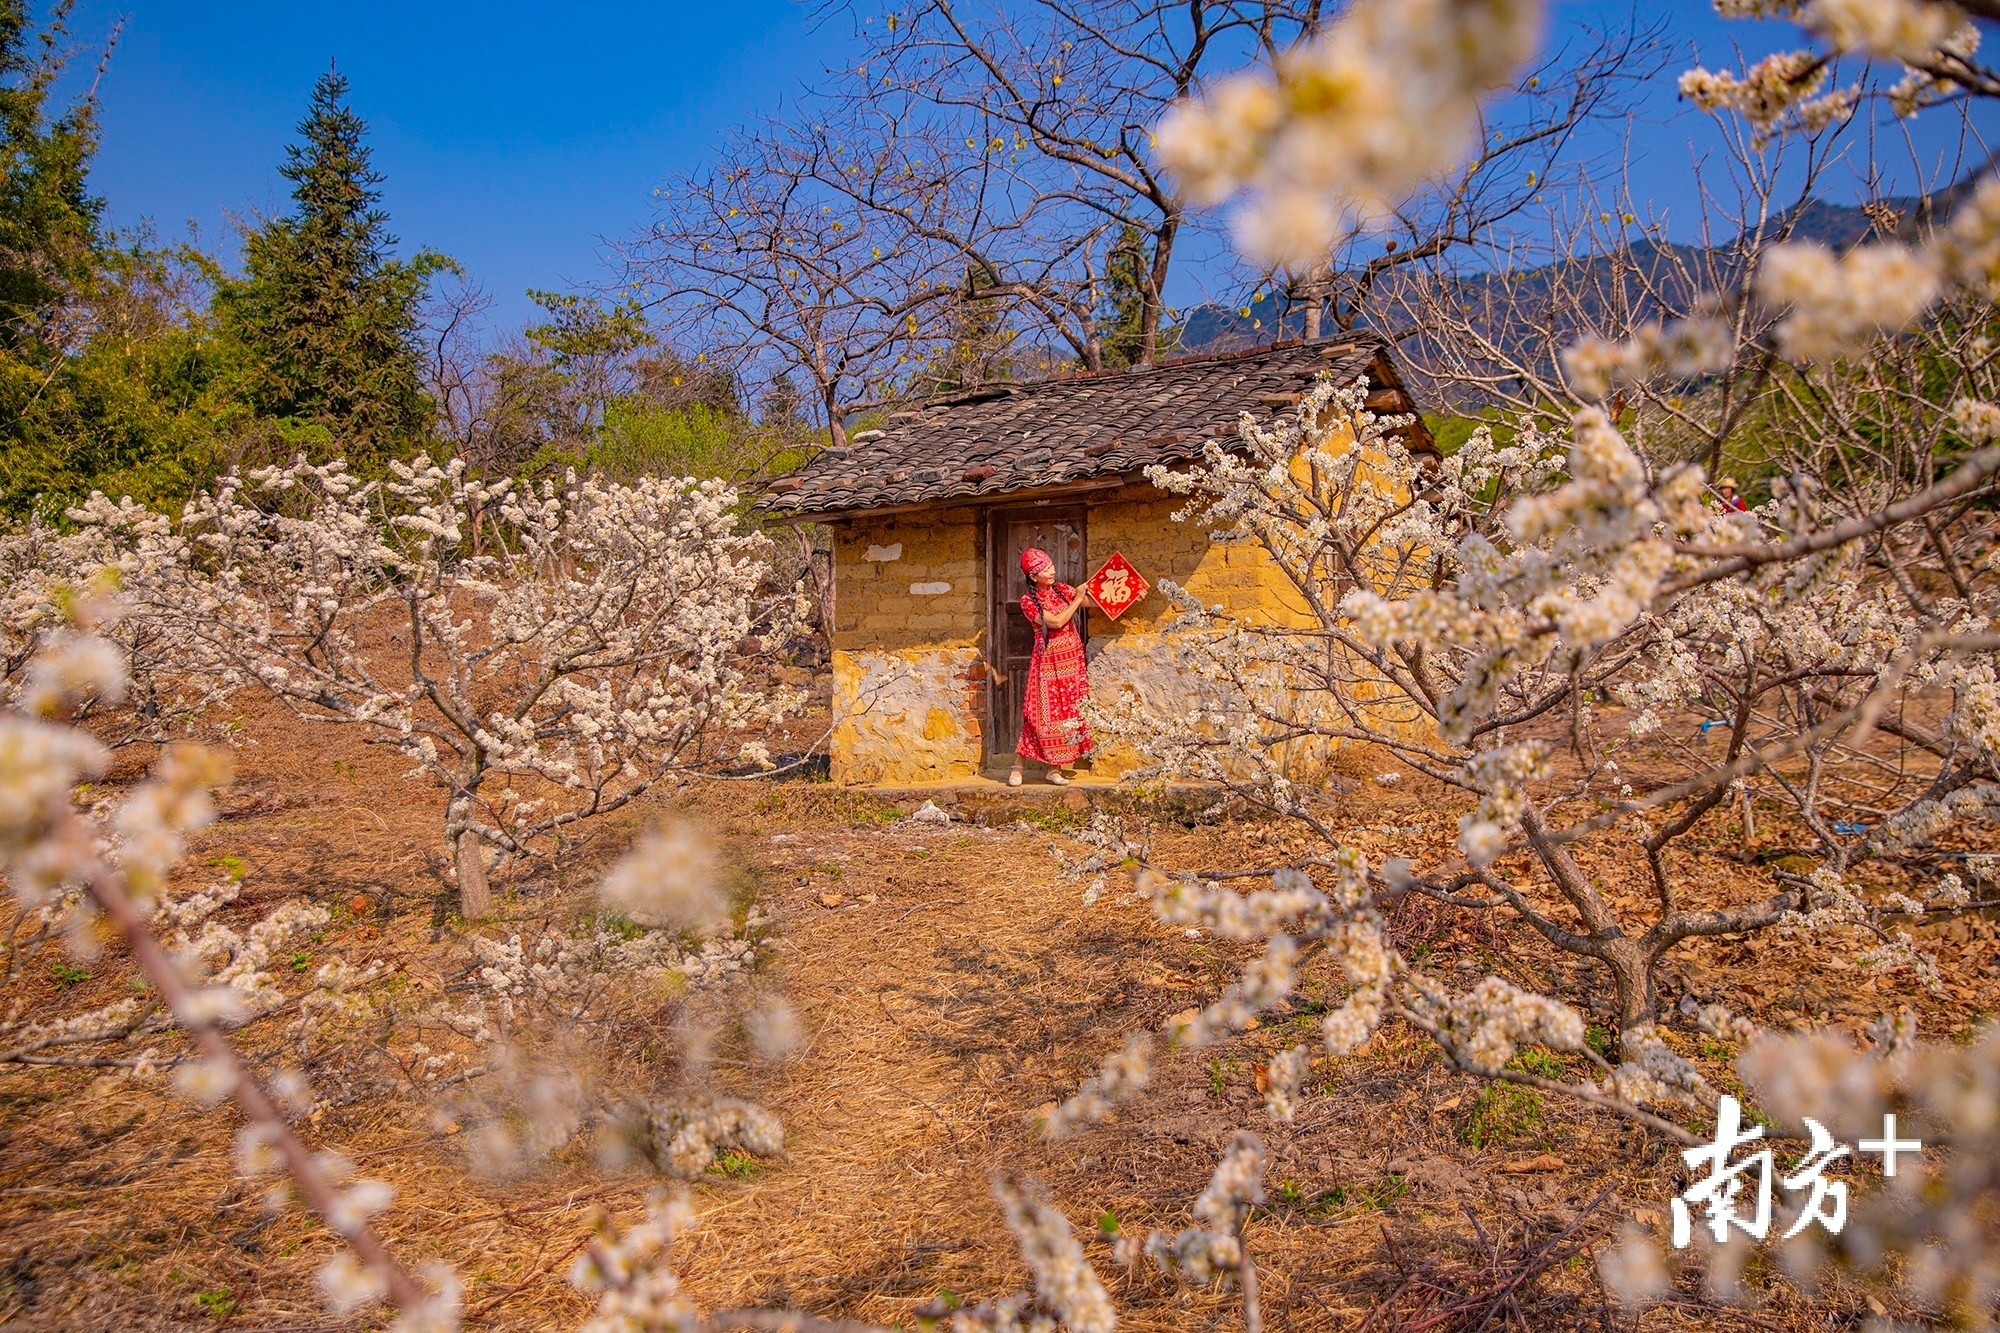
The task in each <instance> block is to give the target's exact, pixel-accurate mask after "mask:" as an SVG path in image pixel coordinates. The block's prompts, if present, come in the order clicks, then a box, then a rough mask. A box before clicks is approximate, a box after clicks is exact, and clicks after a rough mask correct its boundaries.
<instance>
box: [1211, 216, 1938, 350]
mask: <svg viewBox="0 0 2000 1333" xmlns="http://www.w3.org/2000/svg"><path fill="white" fill-rule="evenodd" d="M1885 202H1886V203H1887V205H1888V206H1889V207H1890V208H1892V209H1894V210H1896V211H1898V212H1902V211H1905V210H1907V209H1909V208H1911V207H1913V206H1915V204H1916V202H1917V201H1916V200H1915V199H1890V200H1886V201H1885ZM1785 220H1786V219H1784V218H1783V217H1782V216H1781V217H1780V218H1778V219H1776V220H1774V223H1773V225H1774V226H1778V225H1782V224H1783V223H1784V221H1785ZM1791 222H1792V238H1793V239H1794V240H1801V241H1817V242H1819V243H1820V244H1822V245H1827V246H1831V247H1832V248H1834V249H1836V250H1840V249H1846V248H1847V247H1848V246H1851V245H1853V244H1855V243H1856V242H1857V241H1859V240H1861V239H1862V238H1863V237H1865V236H1866V235H1867V234H1868V232H1869V229H1870V228H1871V227H1872V226H1873V225H1874V224H1873V222H1872V220H1871V219H1870V218H1869V216H1868V214H1867V213H1866V212H1864V211H1863V210H1861V209H1860V208H1857V207H1854V206H1852V205H1848V204H1833V203H1828V202H1827V201H1826V200H1824V199H1811V200H1808V201H1806V202H1805V203H1804V204H1802V205H1800V206H1799V208H1798V210H1797V212H1796V214H1795V216H1794V217H1793V218H1792V219H1791ZM1738 239H1739V240H1740V239H1741V238H1740V237H1739V238H1738ZM1733 250H1734V246H1733V245H1724V246H1713V247H1703V246H1695V245H1686V244H1678V243H1668V244H1662V243H1660V242H1656V241H1652V240H1640V241H1637V242H1635V243H1634V244H1633V245H1632V246H1631V247H1630V249H1629V250H1627V251H1624V252H1622V253H1621V254H1619V255H1618V256H1617V259H1618V261H1619V262H1620V263H1622V264H1627V265H1630V266H1631V267H1632V268H1636V269H1637V270H1638V271H1640V272H1642V273H1644V274H1646V275H1647V277H1648V279H1649V280H1651V281H1652V282H1653V283H1654V284H1656V290H1657V291H1658V292H1659V294H1660V296H1661V298H1662V300H1663V302H1664V303H1665V304H1666V305H1667V306H1669V307H1673V308H1676V309H1685V308H1686V303H1687V302H1689V301H1692V300H1693V299H1694V298H1695V297H1696V296H1699V295H1700V292H1698V291H1693V290H1687V291H1683V290H1681V288H1682V287H1684V286H1687V284H1686V283H1685V282H1684V281H1683V280H1681V278H1680V276H1679V275H1680V274H1682V273H1693V274H1699V275H1706V276H1707V277H1708V278H1711V279H1713V280H1715V281H1718V282H1723V281H1730V280H1732V279H1733V275H1732V274H1730V272H1729V270H1730V268H1731V266H1732V254H1733ZM1612 266H1613V257H1612V256H1609V255H1604V254H1595V255H1581V256H1577V257H1575V258H1572V259H1562V260H1557V261H1555V262H1554V263H1551V264H1547V265H1544V266H1542V267H1540V268H1534V269H1529V270H1526V271H1525V272H1517V273H1513V274H1509V275H1506V282H1505V283H1504V284H1503V283H1502V282H1501V281H1500V278H1499V277H1498V276H1497V275H1490V274H1489V275H1484V276H1482V275H1477V274H1474V275H1470V276H1468V277H1467V278H1465V279H1464V289H1463V296H1462V301H1463V304H1464V305H1465V306H1466V307H1467V308H1469V309H1471V310H1475V311H1476V310H1482V309H1494V308H1495V306H1496V300H1497V298H1498V297H1499V296H1500V294H1501V291H1502V288H1503V287H1504V288H1505V289H1506V296H1507V300H1506V302H1505V303H1504V304H1505V308H1506V310H1508V311H1514V310H1519V309H1521V308H1523V307H1525V308H1527V309H1529V310H1536V309H1538V308H1539V309H1544V310H1545V309H1546V304H1547V303H1548V302H1549V301H1552V300H1553V299H1554V293H1556V292H1557V291H1563V292H1574V291H1577V290H1579V289H1583V290H1588V289H1590V288H1591V287H1593V286H1595V285H1597V284H1594V283H1593V282H1592V281H1591V279H1592V278H1593V277H1598V278H1604V279H1609V277H1610V276H1611V270H1612ZM1591 269H1598V270H1602V272H1601V273H1597V274H1593V273H1591V272H1589V270H1591ZM1391 281H1393V279H1391ZM1384 295H1385V296H1387V297H1389V301H1388V304H1389V305H1390V306H1393V304H1394V291H1393V289H1391V290H1388V291H1385V292H1384ZM1246 309H1247V310H1248V311H1249V312H1250V313H1249V314H1247V315H1246V314H1244V313H1243V312H1244V310H1246ZM1599 313H1601V312H1600V311H1594V310H1591V309H1589V308H1587V307H1586V308H1582V309H1579V310H1578V311H1577V312H1576V314H1577V316H1578V317H1579V318H1578V320H1577V322H1578V323H1579V324H1580V325H1581V324H1587V323H1589V322H1590V319H1591V317H1592V316H1593V315H1595V314H1599ZM1304 326H1305V312H1304V310H1302V309H1299V308H1293V309H1291V310H1289V311H1281V310H1280V308H1279V306H1278V304H1277V303H1276V302H1275V301H1274V300H1270V299H1268V298H1267V299H1266V300H1264V301H1261V302H1254V303H1252V302H1245V303H1244V304H1242V305H1238V306H1234V307H1231V306H1226V305H1222V304H1219V303H1210V304H1206V305H1199V306H1195V307H1193V308H1191V309H1189V310H1186V311H1184V312H1183V313H1182V318H1181V320H1180V322H1179V324H1177V325H1176V326H1175V328H1174V329H1173V330H1172V337H1173V348H1174V354H1175V355H1179V356H1186V355H1191V354H1195V353H1200V352H1228V351H1237V350H1240V349H1242V348H1246V347H1255V346H1259V345H1262V344H1265V343H1271V342H1276V341H1279V340H1280V339H1283V338H1296V337H1299V336H1300V334H1301V333H1302V331H1303V329H1304ZM1322 327H1324V328H1325V329H1326V330H1327V331H1328V332H1332V331H1333V329H1332V324H1331V322H1330V321H1328V322H1327V323H1326V324H1325V325H1323V326H1322ZM1490 332H1491V333H1493V334H1494V336H1495V337H1496V338H1497V339H1498V340H1499V341H1500V342H1501V343H1502V345H1506V344H1507V343H1509V342H1511V341H1512V339H1510V338H1509V336H1508V330H1506V329H1504V328H1496V329H1493V330H1490Z"/></svg>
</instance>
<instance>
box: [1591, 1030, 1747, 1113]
mask: <svg viewBox="0 0 2000 1333" xmlns="http://www.w3.org/2000/svg"><path fill="white" fill-rule="evenodd" d="M1618 1048H1619V1053H1620V1054H1621V1055H1622V1056H1623V1057H1624V1059H1623V1060H1622V1061H1621V1062H1620V1063H1619V1065H1618V1067H1617V1068H1616V1069H1614V1070H1612V1071H1611V1074H1610V1076H1609V1077H1608V1078H1606V1079H1605V1080H1604V1090H1605V1091H1607V1092H1609V1093H1610V1094H1611V1095H1612V1096H1614V1097H1616V1098H1618V1099H1619V1100H1620V1101H1622V1102H1624V1103H1626V1104H1627V1105H1628V1106H1643V1105H1646V1104H1648V1103H1651V1104H1654V1105H1678V1106H1691V1107H1698V1106H1707V1105H1713V1104H1714V1101H1715V1090H1714V1089H1713V1088H1711V1087H1709V1085H1708V1082H1707V1080H1705V1079H1703V1078H1702V1076H1701V1071H1700V1070H1698V1069H1696V1068H1695V1067H1694V1066H1693V1065H1692V1064H1690V1063H1688V1062H1687V1061H1686V1060H1685V1059H1683V1058H1681V1057H1680V1056H1679V1055H1676V1054H1675V1053H1674V1050H1673V1048H1672V1047H1671V1046H1669V1045H1667V1043H1666V1040H1665V1038H1664V1037H1663V1036H1662V1034H1661V1032H1660V1030H1659V1028H1658V1027H1656V1026H1654V1025H1653V1024H1641V1025H1640V1026H1637V1027H1632V1028H1627V1029H1626V1030H1625V1031H1624V1032H1622V1033H1620V1034H1619V1038H1618ZM1584 1086H1585V1087H1586V1088H1587V1089H1590V1090H1592V1091H1595V1090H1596V1085H1595V1084H1590V1083H1586V1084H1585V1085H1584Z"/></svg>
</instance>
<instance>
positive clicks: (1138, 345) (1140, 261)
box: [1097, 226, 1151, 370]
mask: <svg viewBox="0 0 2000 1333" xmlns="http://www.w3.org/2000/svg"><path fill="white" fill-rule="evenodd" d="M1150 271H1151V262H1150V261H1149V260H1148V258H1147V256H1146V242H1145V238H1144V237H1142V236H1141V235H1140V234H1139V229H1138V228H1137V227H1129V226H1128V227H1126V228H1125V229H1124V230H1123V231H1121V232H1120V233H1119V234H1118V241H1117V243H1116V244H1114V245H1113V246H1112V247H1111V253H1110V254H1109V255H1107V256H1106V257H1105V261H1104V296H1103V300H1102V302H1101V304H1100V305H1099V307H1098V312H1097V336H1098V338H1099V339H1100V340H1101V342H1102V345H1103V348H1104V353H1103V355H1104V367H1105V369H1107V370H1120V369H1123V368H1124V367H1126V366H1130V365H1133V364H1135V363H1136V362H1137V361H1138V360H1139V356H1140V353H1141V351H1142V350H1144V348H1145V345H1146V341H1147V339H1146V311H1147V309H1148V294H1149V290H1150V288H1149V285H1148V282H1147V274H1148V273H1149V272H1150Z"/></svg>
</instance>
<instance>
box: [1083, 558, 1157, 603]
mask: <svg viewBox="0 0 2000 1333" xmlns="http://www.w3.org/2000/svg"><path fill="white" fill-rule="evenodd" d="M1146 587H1147V584H1146V580H1144V579H1142V578H1140V577H1139V571H1138V570H1136V569H1134V568H1132V562H1131V561H1130V560H1127V559H1126V558H1125V557H1124V556H1122V555H1120V554H1118V552H1116V551H1113V552H1112V553H1111V558H1110V559H1109V560H1106V561H1105V562H1104V566H1103V568H1101V569H1099V570H1098V571H1097V572H1096V573H1095V574H1092V575H1091V576H1090V581H1089V582H1088V583H1086V584H1084V585H1083V590H1084V591H1085V592H1087V593H1089V594H1090V600H1091V601H1093V602H1096V603H1097V608H1098V610H1100V611H1102V612H1104V614H1105V615H1107V616H1110V617H1111V618H1112V619H1113V620H1116V619H1118V617H1120V616H1122V615H1124V614H1125V612H1126V611H1127V610H1128V609H1129V608H1130V607H1131V605H1132V604H1133V603H1134V602H1136V601H1138V600H1139V599H1140V598H1141V597H1144V596H1145V595H1146Z"/></svg>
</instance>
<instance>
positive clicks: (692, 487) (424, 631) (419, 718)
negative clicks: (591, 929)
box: [76, 458, 804, 917]
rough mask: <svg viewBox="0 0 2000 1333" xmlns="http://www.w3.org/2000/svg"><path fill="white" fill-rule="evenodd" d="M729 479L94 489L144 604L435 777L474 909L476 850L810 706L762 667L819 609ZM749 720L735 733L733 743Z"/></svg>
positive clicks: (479, 906)
mask: <svg viewBox="0 0 2000 1333" xmlns="http://www.w3.org/2000/svg"><path fill="white" fill-rule="evenodd" d="M735 509H736V496H735V494H734V492H733V491H731V490H730V489H729V488H728V487H726V486H724V485H722V484H721V483H719V482H697V481H692V480H675V479H665V478H648V479H646V480H644V481H642V482H640V483H638V484H636V485H631V486H625V485H616V484H609V483H603V482H599V481H596V480H591V481H584V482H581V483H576V484H573V485H570V486H566V487H563V488H558V487H556V486H555V485H553V484H545V485H543V486H541V487H540V488H526V487H523V488H518V489H517V488H516V487H514V486H513V485H512V484H510V483H507V482H500V483H497V484H494V483H487V482H482V481H475V480H472V479H469V478H468V477H467V476H466V475H465V470H464V468H463V466H462V465H461V464H460V463H458V462H456V461H453V462H450V463H445V464H437V463H432V462H431V461H429V460H428V459H421V458H420V459H418V460H417V461H416V462H414V463H412V464H409V465H401V464H398V465H394V468H393V474H392V475H391V476H390V477H389V478H388V479H387V480H385V481H380V482H362V481H360V480H358V479H356V478H355V477H354V476H352V475H351V474H350V473H349V472H348V471H347V470H346V468H345V467H344V466H343V465H342V464H340V463H332V464H325V465H311V464H307V463H304V462H299V463H296V464H294V465H292V466H290V467H285V468H276V469H270V470H266V471H262V472H259V473H256V474H254V475H253V476H252V477H250V478H248V479H247V480H245V479H236V478H230V479H227V480H225V481H224V482H223V483H222V484H221V485H219V486H218V487H217V488H216V489H215V490H213V491H211V492H208V493H205V494H202V495H199V496H197V497H195V499H194V500H192V501H191V502H190V503H189V504H188V506H187V508H186V510H185V511H184V512H183V513H182V515H181V516H180V519H179V520H178V522H174V521H170V520H168V519H166V518H165V517H163V516H160V515H157V514H153V513H150V512H148V511H146V510H144V509H142V508H139V507H137V506H133V505H131V504H129V503H125V504H113V503H112V502H111V501H109V500H107V499H105V498H104V497H102V496H97V497H93V499H92V500H91V501H90V503H89V504H87V505H86V506H84V507H83V508H81V509H80V510H78V511H77V515H76V516H77V517H78V518H79V519H80V520H83V521H85V522H87V523H90V524H94V525H96V526H98V527H99V528H101V529H102V530H103V531H104V532H105V533H107V534H109V535H110V536H111V537H112V538H113V539H114V541H115V542H116V544H117V558H116V560H115V562H114V565H113V567H114V568H115V570H116V571H117V574H118V576H119V578H120V580H121V581H122V583H123V585H124V588H125V596H126V597H127V599H128V600H129V601H130V602H131V604H132V607H133V611H132V618H133V619H134V620H138V621H141V622H150V623H155V624H159V625H162V626H167V627H171V629H172V630H173V631H174V632H175V633H176V634H177V635H178V636H180V638H181V639H182V641H183V642H184V644H185V646H186V650H187V652H188V654H189V657H190V659H191V660H192V662H193V663H195V664H198V665H199V666H202V667H206V668H207V669H209V670H211V671H214V672H216V673H222V674H227V675H230V676H233V677H235V678H237V679H241V680H243V681H246V682H251V683H255V684H257V685H260V686H262V687H264V688H265V689H266V690H268V691H270V692H271V694H273V695H274V696H276V697H277V698H278V699H279V700H281V701H282V702H283V703H284V704H285V705H286V706H287V707H289V708H291V709H292V710H294V711H295V712H297V713H298V714H299V715H300V716H302V717H306V718H310V719H314V720H319V721H326V722H337V723H344V724H350V725H358V726H363V727H366V728H368V729H370V730H371V731H372V732H374V733H375V734H376V735H378V736H381V737H383V738H385V739H387V740H389V741H390V742H391V743H393V744H394V745H396V746H397V747H398V748H399V749H400V750H401V751H402V752H403V753H405V754H407V755H408V756H409V757H410V758H411V759H412V760H414V761H415V763H416V765H417V768H418V770H419V771H421V772H422V773H424V774H425V775H427V776H428V777H430V778H431V780H432V781H433V782H435V783H436V784H437V785H439V786H441V787H443V788H444V790H445V792H446V810H445V816H444V833H445V838H446V840H447V841H448V842H449V843H450V844H451V845H452V846H453V848H454V850H455V855H456V863H457V873H458V883H459V891H460V895H461V902H462V906H463V909H464V911H465V914H466V915H467V916H469V917H476V916H479V915H482V914H484V913H485V912H486V911H488V910H489V908H490V905H491V896H490V890H489V888H488V885H487V866H486V862H485V857H484V850H485V849H486V848H488V847H491V848H495V849H498V851H499V852H500V853H501V854H503V855H507V854H516V853H522V852H525V851H527V850H528V849H529V847H530V846H531V844H533V843H535V842H536V841H537V840H538V839H544V838H547V837H549V836H551V835H553V834H557V833H559V832H561V831H563V830H566V829H568V828H570V827H571V826H572V825H574V824H576V823H577V822H579V821H581V820H584V819H588V818H590V817H592V816H594V815H599V814H604V813H606V812H608V811H612V810H616V809H618V808H620V807H621V806H624V805H626V804H628V803H629V802H631V801H632V800H634V799H636V798H637V797H639V796H640V795H642V794H643V793H644V792H646V791H647V790H649V789H650V788H651V787H652V786H654V785H655V784H656V783H658V782H659V781H660V780H661V779H663V778H665V777H667V776H668V775H670V774H673V773H675V772H678V771H685V770H688V769H691V768H693V767H695V766H697V765H698V764H701V763H703V762H719V761H737V760H740V759H743V758H746V757H747V758H749V759H751V760H753V761H756V760H759V759H761V758H763V753H762V749H761V746H759V744H758V743H757V742H756V741H755V740H749V741H747V742H746V741H744V740H743V739H741V738H740V736H741V732H742V731H743V729H746V728H755V727H757V726H760V725H761V724H764V723H768V722H770V721H772V720H774V719H776V718H778V717H780V716H782V715H783V714H784V713H785V712H786V711H787V710H788V709H789V708H791V707H792V706H793V704H794V702H795V699H794V696H793V695H792V694H790V693H788V692H786V691H784V690H774V689H770V688H768V687H767V686H766V684H765V683H764V682H763V681H761V680H758V679H756V678H755V677H754V676H753V675H752V674H751V671H750V667H751V664H752V663H753V662H754V661H755V659H756V658H757V657H758V656H759V655H760V654H761V653H763V652H764V651H765V649H764V645H765V644H766V643H767V642H769V643H773V644H778V643H782V642H783V641H784V639H785V638H786V637H787V633H788V627H789V626H790V625H791V624H792V623H793V621H794V620H795V619H796V618H797V617H798V615H799V614H800V612H801V611H802V610H803V600H804V599H803V597H802V595H800V594H799V593H798V592H796V591H795V590H790V589H775V590H774V589H771V588H770V587H768V566H767V564H766V562H765V558H764V556H765V550H766V546H767V539H765V538H764V537H763V536H762V535H760V534H758V533H755V532H749V531H743V530H740V529H739V527H738V524H737V518H736V513H735ZM732 733H735V734H736V738H735V739H732Z"/></svg>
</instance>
